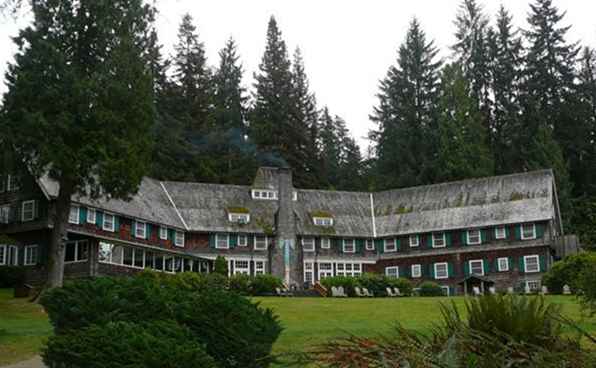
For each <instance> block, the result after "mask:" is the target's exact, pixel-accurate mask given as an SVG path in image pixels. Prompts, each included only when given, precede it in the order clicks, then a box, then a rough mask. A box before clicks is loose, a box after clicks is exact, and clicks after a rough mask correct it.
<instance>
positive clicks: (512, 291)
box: [507, 286, 515, 294]
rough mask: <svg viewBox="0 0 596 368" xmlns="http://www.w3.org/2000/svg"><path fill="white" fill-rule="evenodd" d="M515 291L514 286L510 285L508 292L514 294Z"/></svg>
mask: <svg viewBox="0 0 596 368" xmlns="http://www.w3.org/2000/svg"><path fill="white" fill-rule="evenodd" d="M513 293H515V290H513V287H512V286H509V287H508V288H507V294H513Z"/></svg>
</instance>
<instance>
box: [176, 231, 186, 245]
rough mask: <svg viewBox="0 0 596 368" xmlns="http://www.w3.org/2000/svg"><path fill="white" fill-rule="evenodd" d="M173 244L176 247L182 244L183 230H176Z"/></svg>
mask: <svg viewBox="0 0 596 368" xmlns="http://www.w3.org/2000/svg"><path fill="white" fill-rule="evenodd" d="M174 245H175V246H177V247H183V246H184V232H182V231H178V230H176V232H175V233H174Z"/></svg>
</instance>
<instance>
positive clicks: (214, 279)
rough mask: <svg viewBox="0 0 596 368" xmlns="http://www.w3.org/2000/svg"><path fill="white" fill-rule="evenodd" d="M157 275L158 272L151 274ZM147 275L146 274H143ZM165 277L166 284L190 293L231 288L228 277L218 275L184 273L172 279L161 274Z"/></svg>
mask: <svg viewBox="0 0 596 368" xmlns="http://www.w3.org/2000/svg"><path fill="white" fill-rule="evenodd" d="M150 274H156V272H150ZM143 275H145V273H143ZM159 275H163V276H165V280H167V281H164V282H170V283H172V284H173V285H174V286H175V287H180V288H183V289H185V290H188V291H200V290H214V289H219V290H226V289H228V288H229V287H230V279H229V278H228V277H227V276H223V275H220V274H218V273H208V274H200V273H195V272H183V273H179V274H176V277H172V276H171V275H168V274H159Z"/></svg>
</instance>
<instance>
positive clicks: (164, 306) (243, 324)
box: [41, 272, 281, 368]
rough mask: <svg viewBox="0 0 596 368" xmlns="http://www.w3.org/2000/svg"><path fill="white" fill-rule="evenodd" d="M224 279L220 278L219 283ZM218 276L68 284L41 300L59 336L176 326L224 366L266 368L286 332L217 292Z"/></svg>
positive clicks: (148, 276) (265, 313)
mask: <svg viewBox="0 0 596 368" xmlns="http://www.w3.org/2000/svg"><path fill="white" fill-rule="evenodd" d="M218 277H221V276H215V279H216V278H218ZM213 279H214V278H213V276H201V275H196V276H195V275H187V274H180V275H175V276H174V275H167V274H159V273H154V272H144V273H142V274H140V275H139V276H136V277H129V278H96V279H92V280H77V281H74V282H69V283H66V284H65V286H64V287H62V288H56V289H51V290H50V291H48V292H47V293H46V294H45V295H43V296H42V298H41V304H42V305H43V306H44V307H45V309H46V311H47V313H48V315H49V317H50V321H51V323H52V325H53V326H54V328H55V332H56V335H61V334H65V335H67V334H68V335H70V334H73V333H74V334H76V333H77V332H78V331H80V330H82V329H84V328H88V327H91V326H93V325H97V326H105V325H107V324H108V323H111V322H119V321H125V322H128V323H145V322H147V321H153V320H167V321H175V322H176V323H177V324H178V325H180V326H181V327H183V328H188V329H189V330H190V332H191V334H192V336H193V337H194V339H195V340H196V342H198V343H199V344H203V345H204V346H205V349H206V351H207V353H208V354H209V355H210V356H212V357H213V358H214V359H215V360H216V361H217V365H218V366H219V367H249V368H252V367H255V368H256V367H266V366H268V364H269V363H270V362H271V360H272V359H271V357H270V353H271V347H272V346H273V343H274V342H275V340H276V339H277V338H278V337H279V334H280V333H281V327H280V325H279V322H278V320H277V317H276V316H274V315H273V313H272V311H271V310H270V309H263V308H261V307H259V305H258V304H253V303H251V302H250V300H248V299H247V298H244V297H242V296H240V295H238V294H237V293H234V292H230V291H227V290H223V289H222V288H221V287H219V288H212V287H210V286H207V287H206V285H209V283H210V282H212V280H213Z"/></svg>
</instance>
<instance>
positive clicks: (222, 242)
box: [215, 234, 230, 249]
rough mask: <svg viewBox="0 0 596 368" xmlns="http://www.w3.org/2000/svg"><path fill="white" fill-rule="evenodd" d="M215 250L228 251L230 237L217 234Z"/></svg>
mask: <svg viewBox="0 0 596 368" xmlns="http://www.w3.org/2000/svg"><path fill="white" fill-rule="evenodd" d="M215 248H217V249H228V248H230V235H228V234H215Z"/></svg>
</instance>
